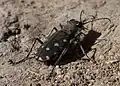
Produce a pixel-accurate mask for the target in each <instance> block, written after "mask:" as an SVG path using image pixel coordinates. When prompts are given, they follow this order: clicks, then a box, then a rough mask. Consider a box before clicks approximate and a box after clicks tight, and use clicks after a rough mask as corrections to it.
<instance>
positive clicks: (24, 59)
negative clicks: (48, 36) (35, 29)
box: [8, 38, 43, 65]
mask: <svg viewBox="0 0 120 86" xmlns="http://www.w3.org/2000/svg"><path fill="white" fill-rule="evenodd" d="M36 41H38V42H39V43H40V44H43V42H42V41H41V40H40V39H38V38H35V41H34V43H33V45H32V47H31V49H30V51H29V53H28V54H27V56H26V57H25V58H23V59H22V60H20V61H17V62H14V61H13V60H11V59H9V61H8V62H9V63H10V64H12V65H15V64H19V63H21V62H25V61H26V60H28V59H31V58H28V57H29V55H30V53H31V52H32V49H33V47H34V45H35V44H36ZM32 58H33V57H32Z"/></svg>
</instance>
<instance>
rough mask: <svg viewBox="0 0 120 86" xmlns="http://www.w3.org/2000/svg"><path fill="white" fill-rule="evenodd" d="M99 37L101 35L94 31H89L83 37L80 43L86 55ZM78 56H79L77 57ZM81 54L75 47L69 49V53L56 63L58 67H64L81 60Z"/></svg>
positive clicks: (77, 47)
mask: <svg viewBox="0 0 120 86" xmlns="http://www.w3.org/2000/svg"><path fill="white" fill-rule="evenodd" d="M100 35H101V33H98V32H96V31H94V30H90V31H89V32H88V34H87V35H86V36H85V38H84V39H83V41H82V46H83V48H84V50H85V53H88V52H89V51H91V50H92V49H91V47H92V46H93V45H94V44H95V41H96V40H97V38H98V37H99V36H100ZM78 54H79V56H78ZM83 56H84V55H83V53H82V51H81V49H80V48H79V46H76V47H75V48H72V49H71V48H70V49H69V51H68V52H67V53H66V54H65V56H63V58H62V59H61V61H60V62H59V63H58V65H65V64H67V63H70V62H74V61H76V60H78V59H81V58H82V57H83Z"/></svg>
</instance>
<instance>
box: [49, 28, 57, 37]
mask: <svg viewBox="0 0 120 86" xmlns="http://www.w3.org/2000/svg"><path fill="white" fill-rule="evenodd" d="M54 30H55V31H56V32H57V31H58V29H57V28H56V27H54V28H53V29H52V30H51V31H50V33H49V35H48V36H47V37H49V36H50V35H51V34H52V33H53V31H54Z"/></svg>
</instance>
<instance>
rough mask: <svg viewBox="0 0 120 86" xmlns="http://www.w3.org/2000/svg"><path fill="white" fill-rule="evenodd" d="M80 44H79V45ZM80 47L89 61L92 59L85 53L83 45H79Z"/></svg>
mask: <svg viewBox="0 0 120 86" xmlns="http://www.w3.org/2000/svg"><path fill="white" fill-rule="evenodd" d="M78 44H79V43H78ZM79 47H80V49H81V50H82V53H83V54H84V55H85V56H86V57H87V58H88V59H90V58H89V57H88V55H87V54H86V53H85V50H84V48H83V47H82V45H81V44H79Z"/></svg>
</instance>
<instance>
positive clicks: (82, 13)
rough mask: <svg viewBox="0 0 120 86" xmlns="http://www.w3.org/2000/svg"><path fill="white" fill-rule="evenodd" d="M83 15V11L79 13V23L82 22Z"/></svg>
mask: <svg viewBox="0 0 120 86" xmlns="http://www.w3.org/2000/svg"><path fill="white" fill-rule="evenodd" d="M83 13H84V10H82V11H81V13H80V22H82V14H83Z"/></svg>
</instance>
